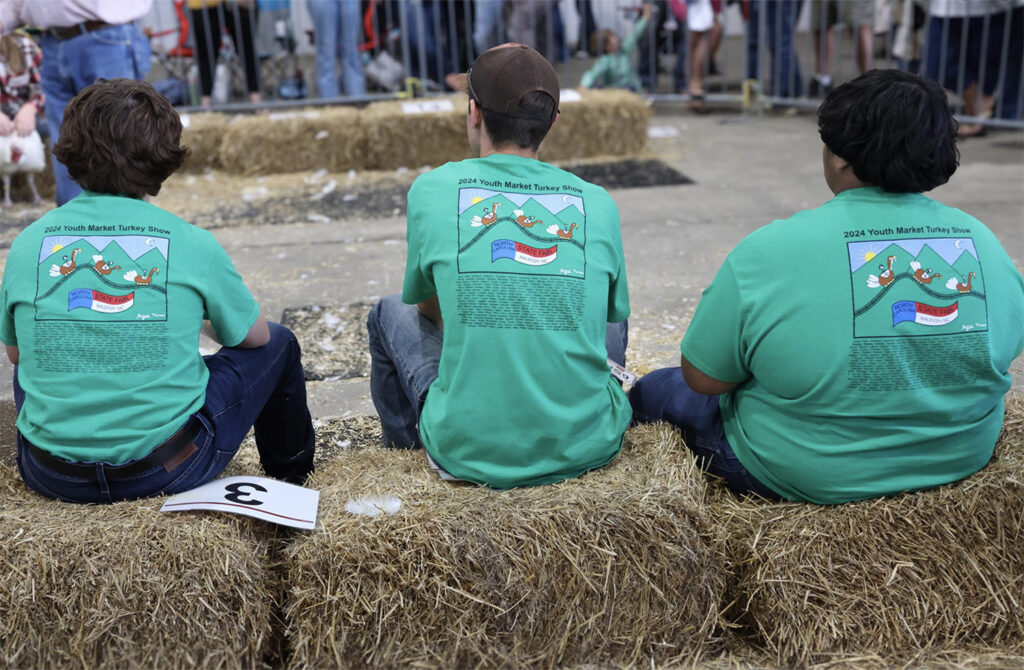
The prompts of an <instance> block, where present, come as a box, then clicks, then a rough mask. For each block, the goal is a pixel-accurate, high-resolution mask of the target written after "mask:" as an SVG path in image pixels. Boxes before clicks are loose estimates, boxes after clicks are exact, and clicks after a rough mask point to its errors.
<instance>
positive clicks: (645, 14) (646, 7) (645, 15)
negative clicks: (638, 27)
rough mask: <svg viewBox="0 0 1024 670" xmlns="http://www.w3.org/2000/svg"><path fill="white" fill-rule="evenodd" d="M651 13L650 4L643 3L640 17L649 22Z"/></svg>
mask: <svg viewBox="0 0 1024 670" xmlns="http://www.w3.org/2000/svg"><path fill="white" fill-rule="evenodd" d="M652 11H653V7H652V6H651V3H649V2H645V3H644V8H643V11H642V12H641V13H640V16H641V17H643V18H644V19H645V20H650V18H651V12H652Z"/></svg>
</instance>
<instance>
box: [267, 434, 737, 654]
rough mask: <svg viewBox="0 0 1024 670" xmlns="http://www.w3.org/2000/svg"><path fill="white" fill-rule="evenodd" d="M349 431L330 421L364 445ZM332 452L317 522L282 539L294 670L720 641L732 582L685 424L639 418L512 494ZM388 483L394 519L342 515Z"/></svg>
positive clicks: (652, 650)
mask: <svg viewBox="0 0 1024 670" xmlns="http://www.w3.org/2000/svg"><path fill="white" fill-rule="evenodd" d="M351 428H353V425H352V424H351V423H342V424H340V425H339V424H337V423H333V424H330V425H325V426H323V427H321V428H320V430H319V431H318V434H319V436H320V437H321V439H322V440H328V441H336V440H337V438H338V437H340V436H345V435H348V438H347V439H348V440H350V441H352V442H356V443H359V444H365V443H366V442H367V441H368V440H367V439H366V438H367V437H368V436H367V434H366V431H367V429H368V427H367V426H366V425H365V422H364V425H363V426H362V427H361V431H362V432H361V433H360V434H358V435H357V434H353V433H352V432H351V431H350V429H351ZM375 430H376V431H377V432H378V433H379V424H377V427H376V428H375ZM369 437H370V438H371V439H372V438H373V437H376V439H373V441H374V442H378V441H379V436H378V435H370V436H369ZM378 443H379V442H378ZM336 453H337V455H336V456H335V457H334V458H333V459H332V460H331V461H329V462H328V463H327V464H326V465H325V466H324V467H322V468H321V469H319V470H318V473H317V474H316V476H315V480H314V481H313V482H312V485H313V486H315V487H318V488H320V489H321V491H322V495H321V502H320V515H319V527H318V529H317V530H316V531H315V532H313V533H310V534H307V535H304V536H302V537H301V538H299V539H298V540H297V541H296V542H295V543H294V544H293V545H292V546H291V547H290V548H289V549H288V551H287V559H286V560H287V563H288V571H289V578H288V583H289V586H290V592H289V596H288V603H287V606H286V612H285V616H286V620H287V625H288V634H289V638H290V642H291V649H292V653H293V655H292V664H293V665H294V666H295V667H305V668H313V667H364V666H374V667H397V666H403V667H405V666H408V665H413V664H427V665H432V666H441V667H473V666H480V665H485V666H488V667H495V666H520V665H543V666H549V667H550V666H556V665H573V664H586V663H600V664H606V665H626V664H634V663H636V664H639V663H644V664H647V663H652V662H662V661H670V660H672V659H678V658H681V657H684V656H685V657H688V658H690V657H695V656H699V654H701V653H702V652H703V651H704V650H705V649H709V648H711V647H712V646H713V645H714V644H715V643H716V640H715V637H714V635H715V632H714V631H715V630H717V624H718V623H719V603H720V601H721V596H722V593H723V586H724V579H725V578H724V575H722V574H721V571H720V565H719V563H718V562H717V561H716V560H714V556H713V554H712V553H711V552H710V551H709V548H708V545H707V544H705V543H704V542H702V541H701V539H700V535H701V534H702V533H706V532H708V519H707V518H706V516H705V514H704V511H703V506H702V501H703V498H704V493H705V483H704V478H703V477H702V476H701V473H700V471H699V470H698V469H697V468H696V466H695V464H694V462H693V459H692V458H690V457H689V455H688V454H686V453H685V449H684V448H683V447H682V446H681V443H680V441H679V438H678V436H677V435H676V433H675V432H674V431H672V430H670V429H668V428H666V427H664V426H644V427H639V428H636V429H632V430H631V431H630V432H629V433H628V434H627V440H626V445H625V447H624V449H623V453H622V454H621V455H620V457H619V458H618V459H616V461H615V462H614V463H613V464H611V465H609V466H608V467H605V468H601V469H599V470H596V471H594V472H591V473H589V474H587V475H586V476H584V477H581V478H579V479H576V480H570V481H567V482H562V483H559V484H556V485H551V486H542V487H534V488H526V489H515V490H511V491H494V490H490V489H488V488H485V487H478V486H474V485H469V484H465V483H447V482H442V481H441V480H440V479H438V477H437V476H436V474H434V473H433V472H432V471H431V470H430V469H429V467H428V465H427V461H426V457H425V455H424V454H423V452H422V451H400V450H384V449H380V448H356V449H351V450H348V451H340V450H339V451H337V452H336ZM382 496H396V497H397V498H399V499H400V500H401V501H402V506H401V508H400V510H398V511H397V513H396V514H394V515H393V516H388V515H387V514H384V515H381V516H378V517H368V516H358V515H353V514H349V513H347V512H346V504H347V503H348V501H349V500H350V499H356V500H358V499H361V498H365V497H377V498H379V497H382Z"/></svg>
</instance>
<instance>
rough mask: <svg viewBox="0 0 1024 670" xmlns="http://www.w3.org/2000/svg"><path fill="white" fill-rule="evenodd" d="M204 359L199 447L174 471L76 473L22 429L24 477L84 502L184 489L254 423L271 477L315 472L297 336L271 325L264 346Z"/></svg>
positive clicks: (233, 448)
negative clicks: (56, 463) (49, 457)
mask: <svg viewBox="0 0 1024 670" xmlns="http://www.w3.org/2000/svg"><path fill="white" fill-rule="evenodd" d="M205 361H206V367H207V368H208V369H209V371H210V379H209V381H208V382H207V385H206V401H205V403H204V404H203V406H202V408H200V410H199V411H198V412H196V413H195V414H194V415H193V416H195V417H196V418H197V419H198V420H199V421H200V423H201V424H202V429H201V430H200V431H199V434H198V435H197V436H196V439H195V445H196V447H197V451H196V452H195V453H194V454H192V455H191V456H189V457H188V458H187V459H186V460H184V461H183V462H182V463H181V465H179V466H178V467H177V468H175V469H174V470H173V471H171V472H167V471H166V470H164V468H163V466H160V465H158V466H156V467H155V468H153V469H152V470H150V471H146V472H141V473H139V474H137V475H136V476H133V477H127V478H117V477H116V476H114V475H113V474H111V473H109V472H107V471H105V470H104V467H103V464H100V463H98V464H96V468H95V474H90V476H87V477H71V476H68V475H65V474H61V473H59V472H54V471H53V470H51V469H49V468H48V467H46V466H45V465H43V464H41V463H39V462H38V461H36V460H35V458H34V457H33V456H32V452H31V451H29V449H28V448H27V446H26V445H25V440H24V439H23V438H22V436H21V433H20V432H19V433H18V469H19V471H20V472H21V476H22V478H23V479H24V480H25V483H26V484H27V485H28V487H29V488H31V489H32V490H34V491H36V492H38V493H40V494H42V495H44V496H46V497H48V498H56V499H58V500H65V501H68V502H81V503H88V502H96V503H109V502H114V501H117V500H131V499H134V498H144V497H147V496H154V495H166V494H173V493H181V492H182V491H188V490H189V489H193V488H195V487H197V486H200V485H202V484H205V483H207V482H209V481H210V480H212V479H213V478H214V477H216V476H217V475H219V474H220V473H221V471H222V470H223V469H224V468H225V467H226V466H227V464H228V462H229V461H231V459H232V457H234V455H235V453H236V452H237V451H238V447H239V445H241V443H242V440H243V439H245V436H246V434H247V433H248V432H249V428H254V429H255V433H256V448H257V449H258V450H259V454H260V462H261V463H262V464H263V469H264V470H265V471H266V473H267V475H268V476H270V477H275V478H278V479H283V480H285V481H288V482H292V483H296V484H301V483H302V482H303V481H304V480H305V478H306V476H307V475H308V474H309V473H310V472H312V471H313V421H312V419H311V417H310V415H309V408H308V407H307V406H306V381H305V378H304V375H303V372H302V361H301V352H300V350H299V343H298V342H297V341H296V340H295V336H294V335H292V333H291V331H290V330H288V329H287V328H285V327H284V326H281V325H278V324H276V323H271V324H270V342H268V343H267V344H266V345H264V346H262V347H259V348H256V349H240V348H230V347H224V348H222V349H221V350H220V351H218V352H217V353H215V354H213V355H210V356H206V357H205ZM24 400H25V393H24V391H23V390H22V389H21V386H20V385H19V384H18V369H17V368H15V370H14V402H15V405H16V406H17V408H18V410H19V411H21V405H22V402H24ZM153 446H154V447H155V446H156V445H153Z"/></svg>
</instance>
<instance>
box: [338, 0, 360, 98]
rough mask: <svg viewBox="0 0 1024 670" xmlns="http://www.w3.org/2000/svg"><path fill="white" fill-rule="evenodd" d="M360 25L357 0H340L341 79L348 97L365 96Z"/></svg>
mask: <svg viewBox="0 0 1024 670" xmlns="http://www.w3.org/2000/svg"><path fill="white" fill-rule="evenodd" d="M361 23H362V16H361V13H360V11H359V0H341V26H340V28H339V34H340V35H341V79H342V84H343V85H344V87H345V95H348V96H355V95H365V94H366V80H365V79H364V78H363V63H362V61H361V60H360V58H359V36H360V34H361V33H360V25H361Z"/></svg>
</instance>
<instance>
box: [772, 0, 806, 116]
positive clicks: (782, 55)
mask: <svg viewBox="0 0 1024 670" xmlns="http://www.w3.org/2000/svg"><path fill="white" fill-rule="evenodd" d="M801 4H802V3H801V0H775V1H773V2H768V3H766V5H765V17H766V24H765V28H766V30H767V31H768V50H769V51H771V52H772V70H771V71H772V76H771V82H772V95H773V96H776V97H781V98H799V97H800V96H801V95H803V93H804V83H803V79H801V76H800V62H799V60H798V59H797V53H796V45H795V44H794V43H793V31H794V29H795V27H796V20H797V18H798V17H799V15H800V6H801Z"/></svg>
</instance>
